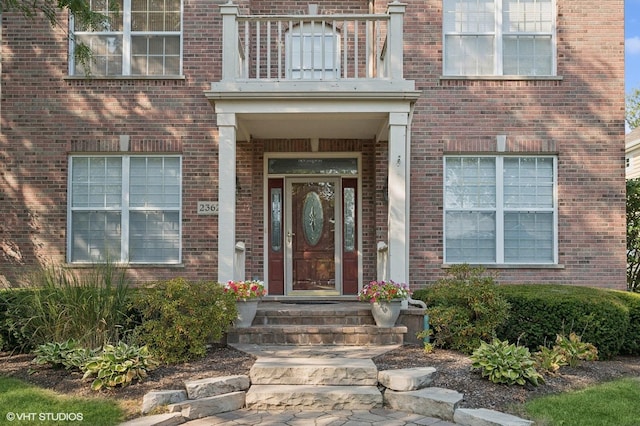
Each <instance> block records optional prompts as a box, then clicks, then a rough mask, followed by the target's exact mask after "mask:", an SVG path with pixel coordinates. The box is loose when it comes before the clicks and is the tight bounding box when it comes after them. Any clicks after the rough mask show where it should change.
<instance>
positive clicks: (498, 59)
mask: <svg viewBox="0 0 640 426" xmlns="http://www.w3.org/2000/svg"><path fill="white" fill-rule="evenodd" d="M493 1H494V30H493V31H489V32H471V31H469V32H466V31H447V30H446V22H447V10H446V6H445V0H442V5H443V7H442V13H443V17H442V73H443V75H444V76H447V77H453V76H455V77H482V76H505V74H504V72H503V69H504V60H503V50H504V49H503V45H504V38H505V37H508V36H518V37H519V36H533V37H536V36H545V37H550V38H551V74H533V75H532V74H515V75H512V76H516V75H517V76H519V77H552V76H557V36H556V34H557V25H556V23H557V3H556V0H551V9H552V11H553V13H552V23H551V31H550V32H544V31H539V32H535V31H528V32H526V31H521V32H507V31H505V30H504V29H503V26H502V22H503V1H506V0H493ZM452 36H453V37H455V36H479V37H480V36H490V37H493V45H494V47H493V73H491V74H482V73H479V72H476V73H469V74H456V73H447V68H448V65H447V52H446V46H447V38H448V37H452Z"/></svg>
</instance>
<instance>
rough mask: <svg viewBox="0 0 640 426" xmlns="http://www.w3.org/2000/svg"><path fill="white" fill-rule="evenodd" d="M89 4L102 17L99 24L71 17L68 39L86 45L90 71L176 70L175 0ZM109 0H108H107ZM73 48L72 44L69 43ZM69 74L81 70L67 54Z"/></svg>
mask: <svg viewBox="0 0 640 426" xmlns="http://www.w3.org/2000/svg"><path fill="white" fill-rule="evenodd" d="M89 1H90V2H91V8H92V10H94V11H97V12H100V13H102V14H104V15H105V16H107V17H108V19H107V20H106V21H105V23H104V25H103V26H102V28H88V27H86V26H82V25H80V24H74V23H73V20H72V21H71V28H72V31H73V33H74V37H73V38H72V39H74V40H76V41H77V42H81V43H84V44H86V45H87V46H89V48H90V49H91V52H92V53H93V59H94V61H93V62H92V64H91V69H90V70H89V71H90V73H91V75H94V76H121V75H131V76H165V75H171V76H177V75H180V74H181V73H182V63H181V62H182V54H181V50H182V3H181V0H115V1H116V4H117V9H116V11H109V9H108V5H109V1H110V0H89ZM111 1H113V0H111ZM72 48H73V45H72ZM69 58H70V59H69V60H70V61H71V64H70V70H71V74H72V75H86V74H88V72H87V70H85V69H83V68H82V67H80V66H78V67H76V66H75V64H74V63H73V61H74V55H73V52H72V53H71V55H70V56H69Z"/></svg>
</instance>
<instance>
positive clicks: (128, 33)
mask: <svg viewBox="0 0 640 426" xmlns="http://www.w3.org/2000/svg"><path fill="white" fill-rule="evenodd" d="M131 1H132V0H122V4H123V6H122V10H121V11H120V14H121V16H122V31H77V32H76V31H75V30H74V28H75V24H74V19H73V15H70V16H69V34H72V35H73V36H72V37H69V74H70V75H73V76H76V75H77V76H83V75H84V74H82V70H81V69H79V67H78V66H76V62H75V54H74V51H75V41H74V40H75V36H76V35H78V36H83V35H88V36H109V35H113V36H114V37H116V38H121V42H122V47H121V50H122V73H121V74H98V76H99V77H118V76H132V77H150V78H161V77H166V76H170V77H180V76H182V73H183V68H182V67H183V57H184V35H183V31H184V23H183V20H184V0H180V31H133V30H132V29H131V15H132V11H131ZM145 35H152V36H178V37H179V38H180V54H179V55H180V65H179V70H178V74H167V73H166V72H163V73H162V74H132V73H131V59H132V56H131V55H132V53H131V51H132V39H133V37H136V36H145ZM163 68H164V66H163ZM92 77H95V76H92Z"/></svg>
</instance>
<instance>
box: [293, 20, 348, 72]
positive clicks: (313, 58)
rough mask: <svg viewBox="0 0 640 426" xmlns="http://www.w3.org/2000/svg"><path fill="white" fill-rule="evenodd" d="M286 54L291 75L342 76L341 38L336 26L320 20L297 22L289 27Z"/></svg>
mask: <svg viewBox="0 0 640 426" xmlns="http://www.w3.org/2000/svg"><path fill="white" fill-rule="evenodd" d="M286 43H287V46H286V52H287V53H286V58H287V69H288V70H289V74H290V75H289V78H293V79H316V80H317V79H335V78H337V77H339V74H340V72H339V63H340V54H339V49H340V47H339V38H338V33H337V31H336V30H335V28H334V27H332V26H329V25H324V24H322V23H321V22H310V23H304V24H302V25H296V26H294V27H293V28H291V29H290V30H289V31H287V38H286Z"/></svg>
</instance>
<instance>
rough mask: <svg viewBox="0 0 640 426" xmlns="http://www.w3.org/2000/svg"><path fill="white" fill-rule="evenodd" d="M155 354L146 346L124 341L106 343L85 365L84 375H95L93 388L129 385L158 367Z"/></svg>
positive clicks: (86, 376)
mask: <svg viewBox="0 0 640 426" xmlns="http://www.w3.org/2000/svg"><path fill="white" fill-rule="evenodd" d="M157 365H158V364H157V363H156V361H155V360H154V358H153V356H152V355H151V354H150V353H149V350H148V349H147V347H146V346H142V347H138V346H136V345H127V344H126V343H124V342H120V343H118V345H117V346H114V345H105V347H104V348H103V350H102V353H101V354H100V355H98V356H96V357H94V358H93V359H91V360H89V361H88V362H87V363H86V364H85V365H84V370H85V373H84V377H83V378H85V379H86V378H88V377H95V379H94V380H93V383H91V389H93V390H100V389H102V388H103V387H105V386H106V387H110V388H113V387H116V386H122V387H125V386H128V385H129V384H130V383H131V382H133V381H134V380H142V379H143V378H145V377H147V372H149V371H151V370H153V369H154V368H156V367H157Z"/></svg>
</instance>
